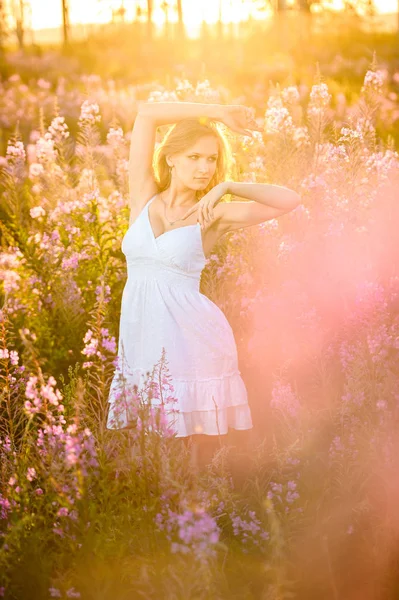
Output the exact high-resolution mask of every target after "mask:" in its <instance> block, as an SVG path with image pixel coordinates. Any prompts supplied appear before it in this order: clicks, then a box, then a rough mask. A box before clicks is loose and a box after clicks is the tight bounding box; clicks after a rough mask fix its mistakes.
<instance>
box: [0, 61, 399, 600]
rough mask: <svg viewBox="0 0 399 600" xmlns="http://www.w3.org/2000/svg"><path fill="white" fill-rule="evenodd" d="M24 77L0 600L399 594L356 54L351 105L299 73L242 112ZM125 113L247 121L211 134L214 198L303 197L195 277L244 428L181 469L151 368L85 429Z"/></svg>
mask: <svg viewBox="0 0 399 600" xmlns="http://www.w3.org/2000/svg"><path fill="white" fill-rule="evenodd" d="M366 62H367V61H366ZM362 64H364V60H363V63H362ZM9 68H10V67H9ZM23 72H24V69H23V68H22V67H21V68H16V69H15V72H13V73H11V74H10V73H9V74H8V76H7V78H5V79H3V80H2V82H1V91H2V94H1V96H0V127H1V130H2V138H1V143H2V150H3V151H2V155H1V156H0V180H1V183H0V190H1V200H0V242H1V247H0V298H1V311H0V317H1V318H0V381H1V388H0V457H1V460H0V597H4V598H6V599H13V600H14V599H15V600H25V599H29V600H33V599H38V600H39V599H40V600H44V599H48V598H81V599H82V600H91V599H93V600H94V599H95V600H100V599H101V600H107V599H113V600H124V599H127V598H129V599H131V598H154V599H161V598H162V599H167V600H175V599H182V600H186V599H188V598H193V599H194V598H195V599H200V598H203V599H221V600H222V599H223V600H224V599H229V600H230V599H248V600H249V599H257V600H258V599H261V600H285V599H298V600H302V599H303V600H313V599H314V600H316V599H317V600H320V599H323V600H330V599H331V600H377V599H378V600H393V599H394V598H397V597H399V577H398V572H399V571H398V568H399V553H398V537H399V512H398V506H399V474H398V473H399V470H398V466H399V465H398V456H399V454H398V450H399V444H398V435H397V431H398V425H399V391H398V389H399V387H398V383H399V368H398V364H399V363H398V360H399V272H398V266H399V246H398V243H397V229H398V222H399V207H398V202H397V198H398V194H397V190H398V174H399V155H398V152H397V150H396V148H395V142H396V137H397V131H398V121H399V119H398V118H399V111H398V108H397V94H398V90H399V71H398V70H395V68H394V67H393V68H390V67H389V65H383V66H379V64H378V60H377V57H376V56H375V55H374V57H373V60H372V61H370V63H369V64H367V65H366V66H365V67H364V70H363V72H362V74H361V79H362V81H361V83H360V85H359V86H358V87H356V85H357V84H355V83H354V84H353V85H352V88H351V91H350V93H348V90H347V89H345V85H344V84H340V83H339V82H338V80H337V81H334V80H333V79H332V78H331V77H332V76H331V74H330V81H329V83H328V84H327V83H326V82H325V81H324V76H323V71H322V70H321V69H320V68H319V67H318V66H317V65H316V66H314V69H313V81H311V82H310V83H309V82H306V81H302V80H300V81H299V82H298V83H292V82H289V81H288V80H287V81H286V82H280V84H279V85H272V84H270V85H269V86H267V88H266V87H265V86H264V84H261V83H259V85H257V84H254V85H253V86H252V88H251V89H250V90H247V92H246V93H247V95H244V96H243V95H238V94H237V93H236V90H234V92H233V91H231V90H230V89H229V87H228V85H222V84H220V83H213V82H212V75H211V74H210V76H209V78H207V77H204V78H202V79H201V78H199V79H198V80H197V81H194V80H189V79H187V78H180V79H179V78H174V80H173V81H170V84H169V85H164V84H161V83H160V82H159V81H158V80H156V79H155V78H154V80H151V78H149V79H148V81H147V82H141V83H137V84H135V83H131V84H128V85H127V84H125V83H123V82H118V80H115V79H112V78H105V77H102V76H101V75H99V74H96V73H89V74H83V75H80V76H79V78H76V77H68V76H58V77H54V78H53V80H52V81H49V80H48V79H46V72H45V70H43V72H42V73H41V74H40V76H39V75H38V76H34V77H33V76H32V74H31V75H30V76H29V78H24V77H23V76H21V74H20V73H23ZM299 79H300V78H299ZM248 87H250V86H248ZM143 100H145V101H153V102H157V101H165V100H175V101H199V102H212V103H226V104H227V103H228V104H230V103H231V104H233V103H240V102H242V103H244V104H246V105H249V106H254V107H255V109H256V120H257V122H258V124H259V125H261V126H262V129H263V132H262V133H257V132H255V133H254V135H253V137H247V136H238V135H236V134H234V133H233V132H231V131H229V130H227V128H225V127H224V126H223V125H221V127H222V128H223V130H224V131H225V133H226V135H227V136H228V138H229V140H230V143H231V145H232V148H233V151H234V158H235V164H234V177H233V178H234V179H235V180H239V181H257V182H264V183H275V184H278V185H285V186H287V187H290V188H292V189H294V190H295V191H296V192H297V193H299V194H300V195H301V198H302V204H301V205H300V206H299V207H298V208H297V209H295V210H294V211H292V212H291V213H289V214H287V215H284V216H283V217H280V218H279V219H274V220H271V221H267V222H265V223H263V224H262V225H260V226H256V227H249V228H245V229H241V230H239V231H236V232H234V233H230V234H227V235H226V236H224V237H223V238H222V240H221V241H220V242H219V244H218V245H217V247H216V248H215V250H214V253H213V254H212V255H211V257H210V259H209V260H208V263H207V265H206V268H205V270H204V272H203V274H202V279H201V291H202V293H204V294H206V295H207V296H209V297H210V298H211V299H212V300H213V301H214V302H215V303H216V304H217V305H218V306H219V307H220V308H221V309H222V310H223V311H224V312H225V314H226V316H227V317H228V319H229V321H230V323H231V324H232V327H233V330H234V333H235V337H236V341H237V347H238V351H239V357H240V368H241V372H242V375H243V378H244V381H245V383H246V385H247V388H248V392H249V402H250V406H251V410H252V414H253V420H254V429H253V431H251V437H250V441H249V442H248V443H247V444H245V445H244V444H241V443H240V441H239V438H237V440H238V441H237V443H236V444H235V445H234V444H231V443H226V440H223V439H220V446H219V449H218V451H217V452H216V454H215V456H214V458H213V460H212V462H211V463H210V464H209V466H208V467H207V468H206V469H203V470H202V471H201V472H197V471H196V470H194V469H193V468H192V464H191V462H190V454H189V452H188V451H182V447H181V446H180V445H177V444H176V443H175V442H176V440H174V439H173V433H172V432H171V431H170V430H169V429H168V428H167V426H166V425H165V420H164V419H163V415H162V414H161V415H160V417H161V418H159V414H158V415H155V414H154V413H153V411H152V410H151V407H150V406H149V403H148V399H149V397H151V395H152V394H154V393H158V394H159V393H160V392H162V393H164V394H165V395H166V398H167V399H168V401H169V402H170V403H171V404H172V405H173V404H174V402H175V399H174V397H173V386H171V384H170V380H169V374H168V365H167V354H166V356H165V357H164V359H163V360H162V361H160V363H159V364H157V365H154V367H155V368H156V369H157V373H159V375H160V377H158V381H161V382H162V385H161V386H160V385H159V384H156V383H155V382H154V381H150V380H149V381H148V384H147V385H146V386H145V387H144V388H143V389H142V390H136V391H135V393H134V394H133V396H132V398H133V400H132V402H133V403H134V410H135V414H136V417H137V427H136V428H134V429H130V430H128V431H116V432H115V431H110V430H107V429H106V427H105V423H106V419H107V411H108V405H107V393H108V390H109V385H110V383H111V379H112V376H113V373H114V369H115V366H116V351H117V336H118V326H119V315H120V302H121V295H122V290H123V286H124V283H125V280H126V268H125V262H124V256H123V254H122V252H121V248H120V244H121V240H122V238H123V235H124V233H125V232H126V230H127V227H128V216H129V209H128V152H129V140H130V131H131V127H132V124H133V122H134V117H135V113H136V111H137V105H138V103H139V102H140V101H143ZM167 129H168V127H167V126H165V127H161V128H159V129H158V133H157V144H158V143H160V141H161V140H162V137H163V135H164V134H165V133H166V131H167ZM231 199H234V198H231Z"/></svg>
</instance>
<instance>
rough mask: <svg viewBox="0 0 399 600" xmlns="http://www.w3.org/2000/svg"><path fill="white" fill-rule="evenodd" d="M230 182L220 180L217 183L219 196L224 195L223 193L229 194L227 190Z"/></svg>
mask: <svg viewBox="0 0 399 600" xmlns="http://www.w3.org/2000/svg"><path fill="white" fill-rule="evenodd" d="M230 183H231V182H230V181H221V182H220V183H219V184H218V186H219V189H220V195H221V196H224V195H225V194H229V193H230V190H229V185H230Z"/></svg>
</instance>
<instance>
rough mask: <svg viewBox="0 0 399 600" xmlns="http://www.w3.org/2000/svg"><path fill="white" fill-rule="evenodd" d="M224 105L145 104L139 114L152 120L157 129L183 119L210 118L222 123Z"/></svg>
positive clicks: (141, 106)
mask: <svg viewBox="0 0 399 600" xmlns="http://www.w3.org/2000/svg"><path fill="white" fill-rule="evenodd" d="M224 109H225V106H224V104H203V103H200V102H143V103H142V104H140V105H139V108H138V114H139V115H144V116H146V117H149V118H151V120H152V122H153V123H154V125H156V127H159V126H160V125H169V124H171V123H177V121H182V120H183V119H190V118H198V117H208V118H209V119H213V120H215V121H221V120H222V118H223V115H224Z"/></svg>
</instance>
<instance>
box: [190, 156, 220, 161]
mask: <svg viewBox="0 0 399 600" xmlns="http://www.w3.org/2000/svg"><path fill="white" fill-rule="evenodd" d="M190 158H198V156H194V155H192V156H190ZM211 160H213V162H215V161H216V158H214V157H213V156H212V157H211Z"/></svg>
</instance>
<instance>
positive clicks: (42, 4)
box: [30, 0, 397, 31]
mask: <svg viewBox="0 0 399 600" xmlns="http://www.w3.org/2000/svg"><path fill="white" fill-rule="evenodd" d="M292 1H293V0H292ZM182 3H183V14H184V21H185V24H186V28H187V30H188V31H190V30H194V29H198V28H199V27H200V24H201V22H202V21H205V22H207V23H216V22H217V21H218V19H219V11H220V13H221V17H222V21H223V22H225V23H237V22H240V21H242V20H246V19H248V18H249V17H250V16H252V17H253V18H254V19H256V18H264V16H265V14H264V13H258V12H257V11H256V8H255V7H254V4H255V3H254V2H251V1H249V0H248V1H244V2H243V0H220V2H219V0H201V1H200V2H199V1H198V0H182ZM146 4H147V2H146V0H142V1H141V2H133V1H127V0H125V1H124V2H123V1H122V0H108V1H107V0H103V1H102V2H98V0H85V1H84V2H78V1H77V0H69V16H70V22H71V23H72V24H78V23H81V24H83V23H108V22H110V21H111V20H112V11H113V10H116V9H118V8H120V6H121V5H124V7H125V9H126V15H125V18H126V20H128V21H131V20H133V19H134V18H135V11H136V7H137V6H140V7H141V8H142V9H143V10H145V7H146ZM161 4H162V3H161V1H160V0H155V2H154V11H153V21H154V23H155V24H156V25H158V26H162V25H163V24H164V23H165V20H166V17H167V20H168V21H169V22H171V23H173V22H176V21H177V12H176V10H175V8H169V9H168V11H167V13H165V10H163V9H162V8H161ZM30 5H31V19H32V28H33V29H45V28H47V27H57V26H60V25H61V22H62V11H61V0H59V1H57V2H55V1H52V2H48V0H30ZM375 5H376V7H377V9H378V12H381V13H394V12H396V11H397V0H376V1H375ZM329 6H330V7H331V8H333V9H335V10H340V9H342V8H343V0H333V2H329ZM144 18H145V17H143V19H144Z"/></svg>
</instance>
